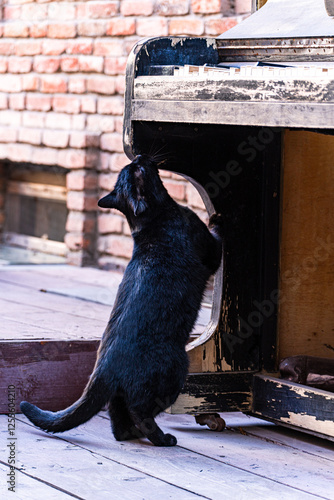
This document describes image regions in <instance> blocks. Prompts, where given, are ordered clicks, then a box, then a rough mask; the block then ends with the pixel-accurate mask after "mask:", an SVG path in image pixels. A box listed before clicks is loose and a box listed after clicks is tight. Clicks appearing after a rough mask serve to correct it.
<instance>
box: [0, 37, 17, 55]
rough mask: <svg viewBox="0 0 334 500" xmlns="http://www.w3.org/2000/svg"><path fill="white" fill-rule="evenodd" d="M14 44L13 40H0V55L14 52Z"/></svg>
mask: <svg viewBox="0 0 334 500" xmlns="http://www.w3.org/2000/svg"><path fill="white" fill-rule="evenodd" d="M14 51H15V44H14V43H13V42H9V41H8V40H0V55H2V56H10V55H11V54H14Z"/></svg>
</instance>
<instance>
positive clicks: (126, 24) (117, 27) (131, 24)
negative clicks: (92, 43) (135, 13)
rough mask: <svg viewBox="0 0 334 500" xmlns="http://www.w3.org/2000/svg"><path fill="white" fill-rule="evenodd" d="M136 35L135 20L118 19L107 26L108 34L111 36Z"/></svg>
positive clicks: (112, 20)
mask: <svg viewBox="0 0 334 500" xmlns="http://www.w3.org/2000/svg"><path fill="white" fill-rule="evenodd" d="M135 33H136V20H135V19H133V18H127V17H126V18H121V17H117V18H115V19H111V20H110V21H109V22H108V24H107V31H106V34H107V35H110V36H126V35H134V34H135Z"/></svg>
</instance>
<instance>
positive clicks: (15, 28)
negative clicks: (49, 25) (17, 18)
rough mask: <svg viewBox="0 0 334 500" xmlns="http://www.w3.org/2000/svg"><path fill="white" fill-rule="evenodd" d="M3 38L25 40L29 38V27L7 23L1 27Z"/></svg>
mask: <svg viewBox="0 0 334 500" xmlns="http://www.w3.org/2000/svg"><path fill="white" fill-rule="evenodd" d="M3 36H4V37H7V38H26V37H27V36H29V27H28V25H27V24H23V23H20V22H13V23H7V24H5V25H4V26H3Z"/></svg>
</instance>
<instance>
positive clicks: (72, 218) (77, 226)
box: [66, 172, 95, 233]
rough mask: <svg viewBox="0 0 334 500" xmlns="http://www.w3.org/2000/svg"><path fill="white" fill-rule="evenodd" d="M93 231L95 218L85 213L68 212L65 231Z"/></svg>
mask: <svg viewBox="0 0 334 500" xmlns="http://www.w3.org/2000/svg"><path fill="white" fill-rule="evenodd" d="M71 173H72V172H71ZM67 175H69V174H67ZM94 230H95V216H93V215H91V214H87V213H85V212H77V211H75V212H73V211H70V212H69V214H68V217H67V221H66V231H68V232H82V233H93V232H94Z"/></svg>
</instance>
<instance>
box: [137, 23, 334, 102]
mask: <svg viewBox="0 0 334 500" xmlns="http://www.w3.org/2000/svg"><path fill="white" fill-rule="evenodd" d="M333 25H334V23H333ZM208 71H210V69H209V70H208ZM212 71H213V70H212ZM224 71H225V72H227V71H228V70H227V69H224V70H222V69H221V68H220V69H217V70H216V73H215V74H214V75H213V76H211V75H210V74H207V75H206V74H204V75H203V76H202V75H200V74H199V75H195V76H194V75H192V74H191V75H190V76H184V77H183V76H139V77H137V78H136V79H135V81H134V90H133V92H134V99H135V100H170V101H196V102H198V101H210V100H211V101H214V102H218V101H239V102H240V101H245V102H249V101H253V102H262V101H270V103H271V104H272V103H273V102H299V103H300V102H301V101H305V103H306V105H308V104H310V103H315V102H321V103H322V102H333V97H334V96H333V92H332V88H333V80H331V78H330V77H328V74H327V73H321V74H320V76H319V77H310V76H309V73H307V72H306V70H304V74H303V68H302V69H299V70H295V71H299V72H300V73H301V74H299V76H298V77H296V76H295V77H294V76H291V75H289V73H288V71H289V70H287V69H286V68H282V69H281V70H278V69H276V70H273V68H271V71H272V72H274V71H277V72H279V71H280V72H281V73H282V72H284V74H280V75H277V77H276V79H275V76H268V77H263V71H264V69H263V68H262V67H260V68H258V67H255V68H252V69H249V72H250V73H251V72H253V73H255V74H254V75H252V74H250V75H249V76H242V75H240V76H239V77H237V78H236V77H234V76H231V75H230V74H227V73H226V74H225V73H224ZM256 74H258V77H256Z"/></svg>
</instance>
